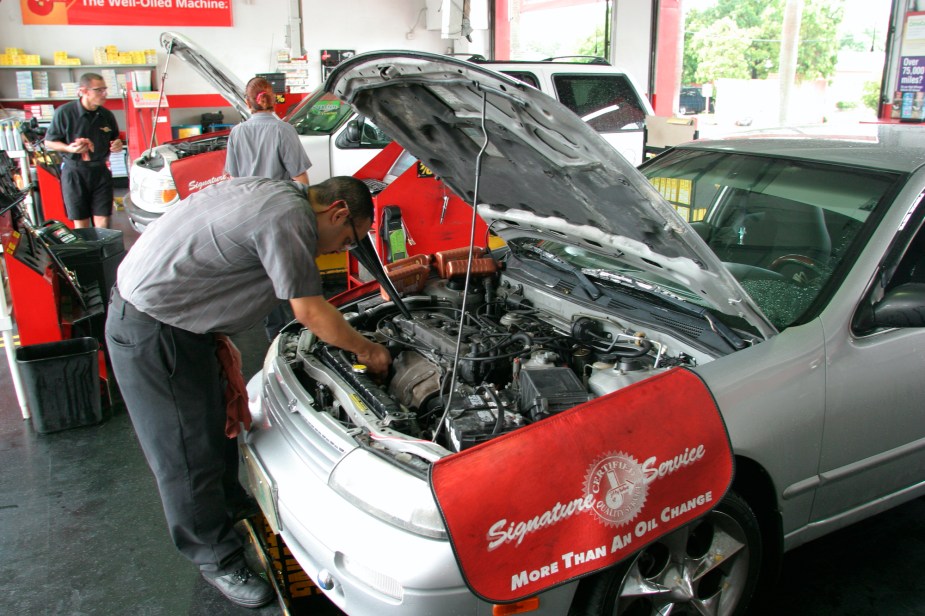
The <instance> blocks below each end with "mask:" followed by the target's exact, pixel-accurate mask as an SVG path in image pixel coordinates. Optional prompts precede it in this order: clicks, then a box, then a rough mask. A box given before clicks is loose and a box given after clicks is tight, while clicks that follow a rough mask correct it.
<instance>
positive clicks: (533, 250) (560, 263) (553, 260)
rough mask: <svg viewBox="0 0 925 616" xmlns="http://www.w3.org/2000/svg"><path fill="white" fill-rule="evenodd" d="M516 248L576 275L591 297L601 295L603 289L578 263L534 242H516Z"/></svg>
mask: <svg viewBox="0 0 925 616" xmlns="http://www.w3.org/2000/svg"><path fill="white" fill-rule="evenodd" d="M512 247H513V248H514V249H515V252H526V253H529V254H530V255H531V256H533V257H536V258H537V259H538V260H539V261H541V262H542V263H545V264H546V265H551V266H552V267H554V268H555V269H557V270H559V271H560V272H568V273H569V274H572V275H574V276H575V278H577V279H578V283H579V284H580V285H581V288H583V289H584V290H585V291H586V292H587V293H588V295H589V296H590V297H591V299H597V298H599V297H600V296H601V290H600V289H599V288H598V286H597V285H596V284H594V282H593V281H592V280H591V279H590V278H588V277H587V276H586V275H585V273H584V271H583V270H582V269H581V268H580V267H578V266H577V265H572V264H571V263H569V262H568V261H565V260H564V259H560V258H559V257H557V256H556V255H554V254H552V253H551V252H549V251H547V250H543V249H542V248H539V247H538V246H534V245H532V244H514V245H513V246H512Z"/></svg>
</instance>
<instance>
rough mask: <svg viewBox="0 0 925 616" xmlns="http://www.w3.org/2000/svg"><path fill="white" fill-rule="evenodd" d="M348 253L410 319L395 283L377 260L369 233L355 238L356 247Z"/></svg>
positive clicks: (403, 314)
mask: <svg viewBox="0 0 925 616" xmlns="http://www.w3.org/2000/svg"><path fill="white" fill-rule="evenodd" d="M350 254H352V255H353V256H354V257H356V258H357V261H359V262H360V265H362V266H363V267H365V268H366V269H367V270H369V273H370V274H372V275H373V278H375V279H376V282H378V283H379V284H380V285H382V288H383V289H385V292H386V293H387V294H388V296H389V297H390V298H391V299H392V301H393V302H395V307H396V308H398V310H399V312H401V314H402V316H403V317H405V318H406V319H408V320H409V321H410V320H411V311H410V310H408V307H407V306H405V302H404V301H402V298H401V296H400V295H399V294H398V290H397V289H396V288H395V285H394V284H392V279H391V278H389V276H388V274H387V273H386V271H385V268H384V267H383V266H382V263H381V262H380V261H379V256H378V255H377V254H376V249H375V248H373V243H372V241H370V239H369V234H366V235H364V236H363V237H361V238H357V245H356V248H353V249H351V250H350Z"/></svg>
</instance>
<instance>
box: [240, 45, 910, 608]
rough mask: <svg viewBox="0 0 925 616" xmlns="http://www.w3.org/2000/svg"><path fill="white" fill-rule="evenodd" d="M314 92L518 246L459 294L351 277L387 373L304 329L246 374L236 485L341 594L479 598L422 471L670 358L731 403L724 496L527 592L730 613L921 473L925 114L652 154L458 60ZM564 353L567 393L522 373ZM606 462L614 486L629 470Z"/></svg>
mask: <svg viewBox="0 0 925 616" xmlns="http://www.w3.org/2000/svg"><path fill="white" fill-rule="evenodd" d="M326 89H327V91H328V92H330V93H332V94H335V95H337V96H338V97H340V98H341V99H342V100H343V101H344V102H345V103H349V104H350V105H351V106H352V107H353V108H354V109H356V110H357V111H358V112H359V113H361V114H363V116H364V117H367V118H370V119H372V120H373V121H374V122H375V123H376V125H377V126H378V127H380V128H381V129H382V130H384V131H385V132H386V133H387V134H389V135H390V136H391V137H393V138H394V139H395V140H396V141H397V142H398V143H399V144H401V145H402V146H403V147H404V148H406V149H407V150H408V151H409V152H411V153H412V154H413V155H414V156H415V157H417V158H418V159H420V160H421V162H422V163H423V164H425V165H426V166H428V167H429V168H430V169H432V170H433V171H434V172H435V173H436V174H437V175H439V176H440V177H442V178H444V180H445V182H446V183H447V185H448V186H449V187H450V188H451V189H452V190H453V191H454V192H456V193H457V194H460V195H464V196H465V197H467V198H468V199H469V201H470V202H471V201H476V202H477V203H478V213H479V215H480V216H481V217H482V218H483V219H484V220H485V221H486V222H488V223H489V225H490V228H491V229H492V231H494V232H495V233H497V234H498V235H500V236H501V237H502V238H504V240H505V241H506V247H505V248H504V249H502V250H499V251H494V252H493V253H492V254H490V255H485V256H484V258H486V259H488V260H489V261H491V262H492V263H493V264H494V269H492V268H491V267H489V264H487V263H485V262H481V261H480V262H479V264H478V265H479V272H481V274H480V275H478V276H477V277H476V282H474V283H473V282H470V288H469V290H468V291H465V290H464V289H463V288H462V287H461V285H460V284H459V279H458V278H456V279H453V278H452V274H449V275H448V274H446V270H447V268H446V267H445V264H444V265H443V267H441V269H442V270H443V275H438V274H434V275H433V276H432V277H431V278H430V279H429V281H428V283H427V286H426V287H425V288H424V289H423V291H421V292H420V293H418V294H415V295H413V296H410V297H406V298H404V300H403V302H404V305H405V308H406V309H407V312H404V311H402V310H401V309H400V307H399V305H398V304H397V303H396V302H394V301H384V300H383V299H382V298H381V297H380V296H379V290H378V287H375V288H370V289H369V293H368V294H367V295H363V294H361V293H351V294H349V295H346V296H342V297H340V298H337V299H336V300H335V301H336V302H337V303H338V304H339V305H340V309H341V310H342V311H343V312H344V314H345V316H346V317H347V318H348V320H349V321H350V322H351V323H352V324H353V326H354V327H356V328H357V329H358V330H360V331H361V332H364V333H365V334H366V335H368V336H371V337H375V338H376V339H377V340H380V341H382V342H385V343H387V344H388V345H389V346H390V348H391V350H392V351H393V356H394V357H395V362H394V366H393V368H394V370H393V372H392V373H391V374H390V375H389V376H388V377H386V378H385V379H384V380H383V381H381V382H377V381H375V380H374V379H371V378H370V376H368V375H365V374H363V373H362V369H361V368H357V367H356V366H355V359H354V358H352V357H350V356H349V355H348V354H346V353H344V352H342V351H340V350H338V349H336V348H333V347H331V346H329V345H327V344H325V343H323V342H321V341H319V340H318V339H317V338H316V337H315V336H314V335H313V334H312V333H311V332H310V331H307V330H304V329H302V328H301V327H299V326H298V324H293V325H291V326H290V327H289V328H287V329H285V330H284V331H283V333H281V334H280V336H279V337H278V338H277V340H276V341H275V342H274V343H273V344H272V346H271V348H270V351H269V353H268V354H267V357H266V360H265V363H264V366H263V370H262V372H261V373H260V374H258V375H256V376H255V377H254V378H253V379H252V380H251V382H250V383H249V392H250V395H251V410H252V415H253V419H254V422H253V426H252V428H251V429H250V430H249V431H248V432H247V433H246V434H245V435H243V436H242V438H241V446H242V448H243V451H244V455H245V459H246V461H247V464H246V466H247V468H248V485H249V487H250V489H251V490H252V491H253V492H254V493H255V494H256V495H257V496H258V500H259V501H260V503H261V508H262V509H263V512H264V514H265V515H266V517H267V519H268V520H269V521H270V523H271V525H272V526H273V528H274V529H276V530H277V531H278V532H279V533H280V534H281V536H282V538H283V539H284V540H285V542H286V544H287V546H288V547H289V549H290V550H291V551H292V554H293V556H294V557H295V559H296V560H297V561H298V562H299V564H300V565H301V566H302V568H303V569H304V570H305V571H306V572H307V574H308V575H309V576H310V577H311V578H312V579H313V580H314V581H315V582H316V583H317V584H318V586H319V587H320V588H321V589H322V590H323V591H324V592H325V593H326V595H327V596H328V597H329V598H330V599H331V600H332V601H333V602H334V603H335V604H336V605H337V606H338V607H339V608H340V609H342V610H343V611H344V612H345V613H347V614H350V615H351V616H356V615H367V614H368V615H376V616H381V615H384V614H402V615H407V614H421V615H425V614H450V613H452V614H473V615H475V614H488V613H492V609H493V608H492V601H490V600H488V599H486V598H484V597H480V596H477V595H476V594H474V593H473V592H472V590H471V589H470V587H469V586H468V585H467V582H466V579H464V577H463V574H462V572H461V570H460V565H459V564H458V562H457V559H456V557H455V554H456V552H455V551H454V546H453V542H455V541H460V539H459V538H458V537H451V536H449V535H448V530H447V525H446V522H445V520H444V517H443V516H442V515H441V509H440V508H439V507H438V497H435V495H434V492H432V486H431V483H430V479H429V477H430V473H431V472H432V467H434V466H436V465H438V464H441V463H442V462H443V461H445V460H453V459H454V456H462V455H466V454H467V453H469V452H474V451H479V448H480V447H481V448H486V447H491V446H493V445H494V444H495V443H496V442H500V441H499V440H498V439H501V438H502V437H503V439H504V441H505V442H507V443H510V442H512V441H515V440H516V439H519V438H525V436H522V435H526V434H528V433H530V432H533V431H536V430H539V429H540V427H542V426H543V425H544V422H547V421H549V422H552V421H554V420H555V417H556V416H558V415H557V414H558V413H559V412H560V411H561V412H571V411H569V410H564V408H563V406H565V407H569V408H574V409H576V411H575V415H574V416H575V417H579V416H580V413H581V412H582V410H581V409H584V408H585V407H584V406H580V405H581V401H582V400H587V399H588V398H590V399H591V400H592V404H593V402H594V401H595V400H601V399H603V400H610V399H618V398H615V397H614V396H615V395H618V394H622V393H626V392H630V391H633V392H637V393H638V392H643V393H644V392H647V391H648V392H650V393H651V396H652V399H653V400H654V401H655V402H654V406H653V407H652V412H653V413H655V412H656V411H658V412H661V411H663V410H664V409H661V408H658V402H657V401H658V399H659V397H660V396H659V393H658V391H659V390H658V389H657V384H658V383H659V382H661V381H662V379H663V378H664V377H665V376H666V375H671V374H676V373H677V372H678V371H687V372H690V373H692V374H695V375H696V376H697V377H698V378H699V379H700V380H701V381H702V383H703V384H704V386H705V387H706V388H708V390H709V392H710V394H711V396H712V398H713V399H714V400H715V403H716V406H717V407H718V409H719V412H720V413H721V415H722V418H723V420H724V421H725V425H726V428H727V430H728V436H729V440H730V442H731V445H732V449H733V452H734V455H735V477H734V480H733V482H732V485H731V489H730V490H729V492H728V493H727V494H725V496H723V495H721V494H716V495H715V496H716V502H711V503H710V507H713V508H712V509H710V510H709V513H706V514H705V515H703V516H702V517H700V518H698V519H697V520H696V521H695V522H692V523H690V524H688V525H685V526H683V527H681V528H680V529H678V530H675V531H673V532H671V533H669V534H666V535H662V536H660V537H659V538H657V539H655V540H654V541H652V542H649V543H645V544H643V543H640V545H639V549H638V550H637V551H636V552H635V553H634V554H633V555H632V556H631V557H629V558H627V559H626V560H623V561H622V562H620V563H618V564H615V565H613V566H608V567H607V568H604V569H602V570H600V571H597V572H595V573H594V574H593V575H587V576H584V577H582V578H581V579H574V580H571V581H568V582H566V583H562V584H560V585H557V586H555V587H552V588H550V589H548V590H544V591H543V592H540V593H538V594H537V595H536V596H535V597H534V598H533V599H535V603H528V604H525V607H524V610H525V613H530V614H550V615H552V614H556V615H561V614H566V613H568V614H599V615H604V614H607V615H612V614H620V615H624V614H667V613H669V612H671V613H680V612H684V613H700V614H721V615H733V614H742V613H744V612H745V611H746V610H747V609H748V607H749V605H750V604H751V605H759V606H760V604H761V597H762V596H764V593H768V592H773V590H774V575H775V569H776V567H777V565H778V564H779V563H780V560H781V555H782V552H783V551H785V550H790V549H792V548H795V547H797V546H799V545H801V544H803V543H805V542H807V541H810V540H812V539H815V538H817V537H820V536H822V535H824V534H827V533H830V532H832V531H834V530H837V529H839V528H842V527H844V526H846V525H848V524H851V523H853V522H856V521H858V520H861V519H863V518H867V517H869V516H872V515H874V514H876V513H879V512H881V511H883V510H885V509H887V508H889V507H892V506H895V505H898V504H900V503H903V502H905V501H908V500H910V499H913V498H916V497H918V496H921V495H922V494H923V493H925V481H923V479H925V471H923V469H925V448H923V447H922V446H921V443H923V442H925V418H923V413H922V409H921V404H920V403H919V400H921V399H922V398H923V395H925V391H923V389H925V385H923V384H922V379H921V378H920V374H919V372H920V371H921V370H920V368H921V366H922V365H923V362H925V310H923V307H925V278H923V275H925V274H923V271H922V268H923V267H925V265H923V264H922V262H923V258H922V255H925V211H923V207H922V199H923V195H925V132H923V131H922V129H921V128H919V127H910V126H891V125H867V126H859V127H857V130H855V131H851V132H850V133H849V132H843V133H842V134H840V135H834V136H831V135H830V136H828V137H826V136H823V135H815V134H808V132H807V131H782V132H779V133H775V134H767V135H757V136H754V135H753V136H737V137H734V138H730V139H725V140H716V141H703V140H701V141H696V142H692V143H689V144H685V145H682V146H679V147H676V148H673V149H671V150H669V151H668V152H666V153H665V154H663V155H661V156H659V157H657V158H655V159H653V160H651V161H649V162H647V163H646V164H644V165H642V167H641V168H640V169H638V170H637V169H636V168H634V167H633V166H632V165H630V164H628V163H627V162H626V160H624V159H623V158H622V157H620V156H619V155H617V154H616V152H615V151H614V150H613V149H612V148H610V147H609V146H608V145H607V143H606V142H605V141H604V140H603V138H602V137H601V136H600V135H598V134H597V133H596V132H595V131H593V130H591V129H590V128H589V127H588V126H587V125H586V124H583V123H581V122H580V121H579V120H578V118H577V116H575V115H574V114H573V113H570V112H569V110H568V109H566V108H565V107H563V106H562V105H560V104H558V103H557V102H555V101H551V100H550V99H549V98H547V97H543V96H541V95H540V94H539V93H538V92H536V91H535V90H532V89H530V88H524V87H522V86H520V85H518V84H517V82H515V81H513V80H510V79H507V78H505V77H503V76H499V75H498V74H497V73H493V72H490V71H487V70H485V69H484V68H481V67H478V66H475V65H472V64H469V63H464V62H459V61H457V60H454V59H450V58H445V57H441V56H434V55H429V54H424V53H415V52H389V53H378V54H365V55H360V56H357V57H355V58H353V59H351V60H349V61H347V62H346V63H345V64H343V65H341V66H339V67H338V68H337V69H336V70H335V72H334V73H333V74H332V76H331V78H330V80H329V81H328V83H327V85H326ZM477 170H478V171H477ZM477 173H478V175H477ZM476 191H477V195H476V194H475V193H476ZM462 269H463V270H465V269H466V268H465V266H464V267H463V268H462ZM486 272H487V273H486ZM448 278H450V279H448ZM463 315H464V316H463ZM457 339H458V340H460V341H461V345H460V344H458V343H457ZM460 348H461V349H463V351H462V357H460V358H458V359H457V358H455V354H456V353H457V352H458V351H457V349H460ZM551 369H555V370H556V372H555V374H557V375H558V376H561V377H562V380H561V381H559V383H560V384H563V388H561V389H558V390H556V391H555V393H553V391H552V390H545V391H538V390H536V389H531V390H528V389H527V387H526V383H530V382H535V381H533V380H532V379H535V378H537V377H538V376H539V375H540V374H541V373H542V371H543V370H551ZM525 372H526V376H525V375H524V373H525ZM569 372H571V373H572V376H571V377H568V378H566V376H567V375H566V373H569ZM542 374H545V375H547V376H548V375H552V374H554V373H552V372H545V373H542ZM566 383H567V385H565V384H566ZM566 394H567V395H566ZM563 395H566V397H565V398H563ZM608 396H610V397H608ZM563 399H569V400H572V402H570V403H568V404H564V405H562V404H559V402H560V401H561V400H563ZM680 406H681V407H683V406H684V405H680ZM541 408H543V409H547V410H548V409H554V408H555V409H556V410H555V411H549V414H550V415H551V416H550V417H546V415H545V413H539V414H538V413H537V409H541ZM676 410H677V411H678V412H679V413H680V414H681V415H683V413H684V409H683V408H678V409H676ZM619 411H620V409H619V408H616V409H612V412H614V413H615V414H616V415H619ZM556 425H558V424H556ZM670 428H671V426H670V425H665V426H663V429H664V430H665V435H666V438H668V437H669V433H670V432H671V430H670ZM521 442H522V441H521ZM631 442H632V439H628V440H625V441H621V442H614V443H613V449H614V450H615V451H616V450H621V449H626V448H630V447H632V444H631ZM581 451H582V439H581V437H580V435H575V434H574V433H573V434H571V435H570V438H569V440H568V441H567V442H561V443H556V442H552V443H549V444H548V446H547V448H546V449H544V451H543V452H542V453H543V455H544V456H545V459H546V460H547V462H546V463H545V464H544V466H545V467H546V472H547V475H548V476H549V477H550V478H552V477H554V476H555V475H556V472H557V468H558V464H557V460H564V459H566V458H567V457H572V456H574V455H576V454H579V453H580V452H581ZM685 459H686V458H685ZM676 462H677V460H676ZM513 466H516V465H513ZM630 466H631V465H630ZM522 470H523V469H519V468H516V467H514V468H512V467H511V466H499V467H498V468H497V469H496V477H497V478H498V479H499V480H501V479H502V478H504V479H506V478H507V477H512V478H513V479H515V480H516V477H517V476H518V474H519V473H520V472H521V471H522ZM611 480H612V481H613V490H612V491H611V492H612V494H611V493H608V499H610V498H611V497H612V498H613V499H614V500H613V502H614V503H622V502H624V501H623V499H624V496H625V495H626V494H628V492H626V491H625V490H630V489H631V486H629V485H628V484H626V483H621V482H620V480H619V479H618V478H616V477H615V476H614V477H613V478H612V479H611ZM579 483H580V481H579ZM504 485H508V483H504ZM540 488H541V486H524V487H523V488H522V489H524V490H530V489H540ZM469 489H470V490H472V491H473V493H474V494H476V496H475V497H474V498H473V502H472V503H471V507H472V508H473V510H478V509H479V507H480V503H479V502H478V500H479V499H478V497H477V494H478V493H479V490H482V492H483V493H484V494H486V495H487V494H489V493H491V494H492V495H493V496H497V494H496V491H497V487H496V486H495V485H491V484H489V485H481V486H475V487H472V486H470V487H469ZM518 489H520V488H518ZM511 498H516V496H515V495H514V494H513V493H512V495H511ZM610 502H611V501H609V500H608V503H610ZM636 506H637V507H639V513H640V519H644V518H645V517H646V516H649V515H653V516H654V515H656V512H651V514H650V512H649V511H648V510H647V509H646V505H645V503H638V502H637V503H636ZM553 511H555V510H553ZM577 511H578V512H577V513H574V515H578V516H583V515H593V513H592V512H591V511H582V510H580V508H579V510H577ZM662 515H663V516H664V515H665V514H664V513H662ZM539 519H540V518H537V520H539ZM543 519H544V520H546V521H547V522H548V521H549V520H550V519H551V518H550V517H548V516H547V518H543ZM660 519H664V518H660ZM634 523H635V522H634ZM538 524H540V525H542V523H541V522H538ZM524 528H526V529H527V530H526V531H524V534H526V533H527V532H529V528H530V527H529V525H527V526H524ZM623 528H626V527H623ZM534 530H535V529H534ZM492 532H494V529H492ZM510 532H511V535H509V537H515V535H516V532H517V531H516V529H515V528H514V526H513V525H512V526H511V531H510ZM637 532H638V527H637ZM492 536H494V537H497V536H498V535H492ZM500 536H502V537H508V535H504V534H503V533H502V534H501V535H500ZM472 540H473V541H481V539H479V537H478V536H476V537H475V539H472ZM886 547H887V546H885V548H886ZM457 548H458V546H457ZM489 549H490V548H489ZM886 553H888V549H887V550H886ZM485 555H486V557H488V556H490V554H489V552H487V551H486V553H485ZM587 557H589V558H594V557H596V553H590V552H589V554H588V555H587ZM570 558H571V557H570ZM569 562H571V561H569ZM556 566H564V565H562V563H558V564H557V563H552V565H551V566H550V567H547V568H546V571H545V574H548V573H549V571H550V569H554V568H555V567H556ZM534 574H535V577H536V578H541V577H542V576H543V575H544V572H543V571H540V570H536V571H531V572H529V583H532V582H533V579H534V578H533V576H534ZM519 581H523V583H524V584H526V583H528V573H527V572H526V571H525V572H524V573H523V578H522V580H521V578H519V577H518V576H516V575H515V576H514V578H513V579H512V586H516V585H517V584H518V583H520V582H519Z"/></svg>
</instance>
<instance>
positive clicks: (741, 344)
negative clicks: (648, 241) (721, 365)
mask: <svg viewBox="0 0 925 616" xmlns="http://www.w3.org/2000/svg"><path fill="white" fill-rule="evenodd" d="M581 271H582V274H584V275H585V276H592V277H594V278H598V279H600V280H606V281H608V282H613V283H616V284H618V285H622V286H625V287H629V288H631V289H638V290H640V291H643V292H644V293H648V294H651V295H656V296H658V297H659V298H660V299H662V300H664V301H665V303H667V304H670V305H671V306H672V307H674V308H677V309H679V310H680V311H682V312H684V313H685V314H689V315H691V316H695V317H698V318H701V319H703V320H704V321H706V322H707V323H708V324H709V326H710V329H711V330H713V331H714V332H715V333H716V334H717V335H719V336H720V337H721V338H723V340H725V341H726V342H728V343H729V344H730V345H732V347H733V348H735V349H744V348H745V347H746V342H745V341H744V340H743V339H742V338H741V337H740V336H739V335H738V334H736V333H735V332H734V331H733V330H732V329H731V328H730V327H729V326H728V325H726V324H725V323H723V322H722V321H720V320H718V319H717V318H716V317H715V316H713V313H712V312H711V311H710V310H709V309H708V308H706V307H704V306H698V305H697V304H694V303H691V302H689V301H688V300H686V299H684V298H682V297H681V296H680V295H676V294H674V293H672V292H671V291H668V290H667V289H664V288H662V287H660V286H658V285H655V284H652V283H651V282H647V281H645V280H640V279H639V278H633V277H632V276H627V275H626V274H617V273H615V272H611V271H608V270H602V269H594V268H584V269H582V270H581Z"/></svg>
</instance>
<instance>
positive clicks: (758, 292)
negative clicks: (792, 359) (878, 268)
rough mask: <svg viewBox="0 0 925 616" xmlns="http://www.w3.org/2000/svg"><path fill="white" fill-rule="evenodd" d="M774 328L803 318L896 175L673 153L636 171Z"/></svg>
mask: <svg viewBox="0 0 925 616" xmlns="http://www.w3.org/2000/svg"><path fill="white" fill-rule="evenodd" d="M641 170H642V172H643V173H644V174H645V175H646V177H648V178H649V181H650V182H652V184H653V185H654V186H655V187H656V189H658V191H659V193H661V195H662V196H663V197H664V198H665V199H666V200H667V201H668V202H669V203H671V204H672V205H673V206H674V207H675V209H676V210H677V211H678V213H679V214H680V215H681V217H682V218H684V219H685V220H687V221H689V222H690V223H691V226H692V227H693V228H694V229H695V230H696V231H697V233H698V234H699V235H700V237H701V238H702V239H703V240H704V241H705V242H706V244H707V245H708V246H709V247H710V248H711V249H712V250H713V252H714V253H716V255H717V256H718V257H719V258H720V260H721V261H723V262H724V263H725V264H726V267H727V269H729V271H730V272H731V273H732V275H733V276H735V277H736V279H738V281H739V282H740V284H741V285H742V287H743V288H744V289H745V290H746V291H747V292H748V293H749V295H751V296H752V298H753V299H754V300H755V302H756V303H757V304H758V306H759V307H760V308H761V309H762V311H763V312H764V313H765V315H766V316H767V317H768V319H769V320H770V321H771V322H772V323H773V324H774V325H775V326H776V327H777V328H779V329H783V328H786V327H788V326H790V325H792V324H794V323H797V322H800V321H802V320H804V319H806V318H808V317H810V316H812V314H810V309H811V308H813V307H814V302H815V300H816V298H817V297H820V296H821V295H822V293H823V291H824V290H825V289H826V288H827V285H829V284H830V283H831V284H835V283H837V277H834V276H833V274H834V273H835V272H836V271H837V270H838V269H839V267H840V266H842V264H843V262H844V261H845V259H846V258H847V256H848V255H850V254H853V250H852V249H853V247H854V244H855V242H856V241H858V240H859V238H861V237H866V235H867V234H862V233H861V230H862V229H863V228H864V226H865V223H866V222H867V221H868V219H869V218H871V217H872V214H873V212H874V210H875V208H876V207H877V206H878V204H880V203H881V202H882V201H884V195H886V194H887V193H888V192H890V189H891V187H892V186H894V185H895V183H896V182H897V181H899V177H898V175H896V174H889V173H883V172H876V173H875V172H872V171H869V170H864V169H852V168H846V167H840V166H834V165H822V164H816V163H810V162H805V161H788V160H782V159H779V158H769V157H761V156H748V155H744V154H737V153H726V152H723V153H719V152H702V151H696V150H684V149H677V150H673V151H671V152H668V153H666V154H665V155H664V156H662V157H659V158H656V159H654V160H653V161H652V162H651V163H649V164H647V165H644V166H643V167H642V168H641Z"/></svg>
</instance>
